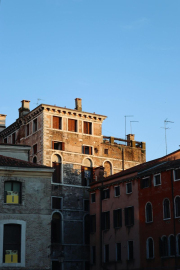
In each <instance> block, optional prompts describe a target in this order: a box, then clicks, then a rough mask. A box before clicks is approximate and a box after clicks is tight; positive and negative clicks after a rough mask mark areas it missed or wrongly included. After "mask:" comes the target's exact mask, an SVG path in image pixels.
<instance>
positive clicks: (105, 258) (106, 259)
mask: <svg viewBox="0 0 180 270" xmlns="http://www.w3.org/2000/svg"><path fill="white" fill-rule="evenodd" d="M104 262H105V263H107V262H109V245H105V246H104Z"/></svg>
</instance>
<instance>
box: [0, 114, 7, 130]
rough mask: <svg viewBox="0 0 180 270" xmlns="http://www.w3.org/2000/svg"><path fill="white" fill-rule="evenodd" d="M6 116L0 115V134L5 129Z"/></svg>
mask: <svg viewBox="0 0 180 270" xmlns="http://www.w3.org/2000/svg"><path fill="white" fill-rule="evenodd" d="M5 124H6V115H5V114H0V132H1V131H2V130H3V129H5V128H6V125H5Z"/></svg>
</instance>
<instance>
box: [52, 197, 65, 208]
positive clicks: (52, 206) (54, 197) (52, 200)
mask: <svg viewBox="0 0 180 270" xmlns="http://www.w3.org/2000/svg"><path fill="white" fill-rule="evenodd" d="M53 198H58V199H61V206H60V207H61V208H60V209H56V208H52V207H53V205H52V204H53V203H52V201H53ZM51 209H52V210H62V209H63V197H60V196H51Z"/></svg>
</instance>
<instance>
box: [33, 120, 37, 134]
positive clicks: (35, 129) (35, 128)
mask: <svg viewBox="0 0 180 270" xmlns="http://www.w3.org/2000/svg"><path fill="white" fill-rule="evenodd" d="M36 131H37V118H36V119H34V120H33V132H36Z"/></svg>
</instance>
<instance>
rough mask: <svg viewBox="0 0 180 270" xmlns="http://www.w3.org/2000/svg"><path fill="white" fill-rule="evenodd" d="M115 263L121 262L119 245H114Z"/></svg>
mask: <svg viewBox="0 0 180 270" xmlns="http://www.w3.org/2000/svg"><path fill="white" fill-rule="evenodd" d="M116 261H121V243H116Z"/></svg>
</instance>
